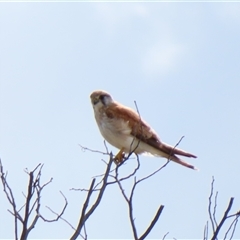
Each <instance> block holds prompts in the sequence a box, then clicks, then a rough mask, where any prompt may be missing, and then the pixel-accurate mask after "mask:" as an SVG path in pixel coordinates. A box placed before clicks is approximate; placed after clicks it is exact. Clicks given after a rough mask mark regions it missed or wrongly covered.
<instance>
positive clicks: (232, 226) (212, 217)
mask: <svg viewBox="0 0 240 240" xmlns="http://www.w3.org/2000/svg"><path fill="white" fill-rule="evenodd" d="M214 181H215V179H214V177H212V183H211V191H210V196H209V199H208V201H209V203H208V214H209V218H210V221H211V225H212V232H213V233H212V238H211V240H216V239H217V238H218V235H219V232H220V230H221V229H222V227H223V225H224V224H225V222H226V220H227V219H230V218H234V220H233V221H232V222H231V224H230V226H229V228H228V230H227V232H226V233H225V236H224V239H227V235H228V234H229V233H230V231H231V237H230V239H232V237H233V235H234V233H235V229H236V226H237V223H238V218H239V216H240V211H238V212H236V213H234V214H231V215H229V212H230V211H231V208H232V206H233V202H234V198H233V197H231V198H230V200H229V203H228V206H227V208H226V210H225V212H224V214H223V217H222V219H221V221H220V222H219V224H218V223H217V220H216V209H217V196H218V192H216V194H215V199H214V207H213V212H212V198H213V190H214ZM206 226H208V222H207V225H206ZM231 229H232V230H231ZM207 230H208V228H207V227H205V230H204V239H207V238H208V231H207Z"/></svg>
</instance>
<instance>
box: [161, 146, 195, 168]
mask: <svg viewBox="0 0 240 240" xmlns="http://www.w3.org/2000/svg"><path fill="white" fill-rule="evenodd" d="M159 148H160V150H161V151H162V152H164V153H165V157H166V158H168V159H169V160H172V161H174V162H176V163H178V164H181V165H183V166H185V167H188V168H191V169H195V170H197V168H195V167H194V166H193V165H191V164H189V163H187V162H185V161H183V160H182V159H180V158H179V157H177V156H176V155H181V156H184V157H190V158H196V157H197V156H195V155H193V154H191V153H188V152H185V151H183V150H181V149H179V148H174V147H172V146H170V145H168V144H166V143H161V144H160V147H159Z"/></svg>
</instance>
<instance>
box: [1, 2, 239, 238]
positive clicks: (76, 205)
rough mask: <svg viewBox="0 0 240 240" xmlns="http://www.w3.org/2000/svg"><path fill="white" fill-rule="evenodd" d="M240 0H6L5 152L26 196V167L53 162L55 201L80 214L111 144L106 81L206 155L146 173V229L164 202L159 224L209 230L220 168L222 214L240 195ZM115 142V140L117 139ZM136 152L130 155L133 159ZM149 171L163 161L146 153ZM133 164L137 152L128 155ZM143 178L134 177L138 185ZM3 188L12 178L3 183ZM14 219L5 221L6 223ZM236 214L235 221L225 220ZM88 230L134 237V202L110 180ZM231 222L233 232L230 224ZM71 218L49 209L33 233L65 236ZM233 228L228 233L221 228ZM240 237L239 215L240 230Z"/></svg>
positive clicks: (119, 96)
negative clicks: (104, 120)
mask: <svg viewBox="0 0 240 240" xmlns="http://www.w3.org/2000/svg"><path fill="white" fill-rule="evenodd" d="M239 29H240V3H201V2H198V3H184V2H178V3H144V2H135V3H116V2H115V3H94V2H92V3H86V2H84V3H81V2H76V3H64V2H61V3H0V61H1V62H0V157H1V160H2V163H3V165H4V169H5V171H8V181H9V184H10V185H11V187H12V189H13V192H14V194H15V197H16V202H17V203H18V206H19V208H20V207H21V205H22V204H23V202H24V198H23V195H22V192H26V189H27V175H26V174H25V173H24V169H25V168H28V169H29V170H32V169H33V168H35V167H36V166H37V164H38V163H44V168H43V173H42V182H45V181H48V180H49V179H50V178H51V177H53V182H52V183H51V184H50V185H49V186H48V187H47V188H46V189H45V190H44V191H43V194H42V199H41V201H42V213H43V214H45V216H46V217H49V218H51V217H55V216H54V215H52V214H51V212H49V210H48V209H46V208H45V206H46V205H47V206H49V207H51V208H52V209H53V210H55V211H60V209H61V207H62V206H63V204H64V201H63V199H62V197H61V195H60V194H59V191H60V190H61V191H62V192H63V193H64V194H65V196H66V197H67V199H68V201H69V205H68V208H67V210H66V213H65V215H64V218H66V219H67V220H68V221H69V222H70V223H72V224H73V225H74V226H76V223H77V221H78V218H79V214H80V209H81V207H82V204H83V201H84V199H85V197H86V195H85V193H83V192H74V191H70V190H69V189H70V188H73V187H74V188H87V187H89V185H90V183H91V180H92V177H93V176H95V175H98V174H101V173H103V171H104V169H105V165H104V163H103V162H102V161H101V159H104V160H106V161H107V160H108V158H107V157H106V156H103V155H100V154H94V153H90V152H83V151H82V150H81V148H80V147H79V145H78V144H81V145H83V146H86V147H88V148H92V149H97V150H100V151H104V150H105V147H104V144H103V137H102V136H101V134H100V132H99V130H98V127H97V125H96V123H95V119H94V115H93V110H92V106H91V103H90V99H89V95H90V94H91V92H92V91H94V90H97V89H103V90H106V91H108V92H109V93H110V94H111V95H112V96H113V98H114V99H115V100H117V101H119V102H121V103H122V104H125V105H127V106H129V107H132V108H135V105H134V101H136V102H137V105H138V108H139V111H140V113H141V116H142V117H143V118H144V119H145V120H146V121H147V122H148V123H149V124H150V125H151V126H152V127H153V128H154V129H155V131H156V132H157V133H158V134H159V136H160V138H161V139H162V140H163V141H164V142H167V143H168V144H171V145H175V144H176V143H177V142H178V140H179V139H180V138H181V136H183V135H184V136H185V138H184V139H183V141H182V142H181V144H180V146H179V147H180V148H182V149H185V150H187V151H189V152H191V153H193V154H195V155H197V156H198V158H197V159H190V160H188V161H189V162H190V163H191V164H193V165H194V166H196V167H198V168H199V169H200V171H193V170H190V169H187V168H184V167H182V166H180V165H178V164H175V163H170V164H169V165H168V166H167V167H166V168H164V170H162V171H161V172H159V173H158V174H157V175H155V176H154V177H152V178H151V179H149V180H148V181H146V182H144V183H143V184H142V185H140V186H139V188H138V189H137V192H136V195H135V198H134V216H135V219H136V220H135V221H136V226H137V229H138V232H139V233H141V232H142V231H144V230H145V229H146V227H147V226H148V225H149V223H150V221H151V219H152V217H153V215H154V213H155V212H156V210H157V208H158V206H159V205H164V206H165V208H164V210H163V213H162V215H161V217H160V219H159V221H158V223H157V224H156V226H155V228H154V229H153V231H152V232H151V234H150V235H149V238H152V239H161V238H162V237H163V236H164V234H166V233H167V232H169V234H168V238H169V239H172V238H177V239H183V238H184V239H197V238H202V237H203V229H204V225H205V224H206V221H207V220H208V212H207V207H208V197H209V193H210V184H211V180H212V176H214V177H215V190H217V191H218V192H219V196H218V208H217V218H218V219H219V220H220V218H221V217H222V215H223V213H224V211H225V209H226V207H227V204H228V202H229V199H230V197H234V198H235V200H234V205H233V209H232V211H231V213H234V212H236V211H237V210H239V206H240V191H239V185H240V167H239V166H240V164H239V162H240V157H239V149H238V147H239V146H240V138H239V136H240V127H239V126H240V107H239V104H240V31H239ZM108 148H109V150H111V151H113V153H117V149H115V148H114V147H112V146H111V145H109V144H108ZM129 161H131V160H129ZM140 161H141V170H140V171H139V172H138V173H137V174H136V177H137V178H140V177H143V176H145V175H147V174H149V173H151V172H152V171H154V170H155V169H156V168H158V167H160V166H161V165H162V164H164V163H165V160H164V159H162V158H152V157H146V156H140ZM122 167H123V170H122V171H131V169H132V164H131V162H129V163H127V164H126V165H125V166H122ZM132 183H133V180H130V181H128V182H125V184H124V188H125V189H126V191H127V192H128V191H129V189H130V187H131V186H132ZM1 189H2V187H1ZM0 202H1V208H0V216H1V217H0V226H1V231H0V238H1V239H2V238H14V228H13V217H12V216H11V215H10V214H9V213H8V212H7V209H8V208H10V205H9V203H8V202H7V200H6V197H5V195H4V193H3V191H1V192H0ZM3 226H4V227H3ZM227 226H228V225H227ZM87 232H88V237H89V238H90V239H92V238H108V239H113V238H118V239H126V238H132V232H131V228H130V223H129V219H128V212H127V205H126V203H125V201H124V199H123V197H122V196H121V194H120V191H119V189H118V187H117V185H116V186H110V187H109V188H108V189H107V191H106V193H105V196H104V198H103V200H102V202H101V204H100V206H99V208H98V209H97V210H96V212H95V213H94V214H93V215H92V217H91V218H90V219H89V221H88V222H87ZM222 233H223V232H222ZM71 234H72V229H71V228H70V227H69V226H68V225H67V224H66V223H65V222H63V221H59V222H57V223H44V222H43V221H41V220H39V222H38V224H37V225H36V227H35V229H34V230H33V231H32V232H31V233H30V236H29V237H30V238H41V239H43V238H55V239H57V238H65V239H68V238H69V237H70V236H71ZM220 236H221V237H223V236H224V235H220ZM237 238H238V239H240V227H239V226H238V228H237V230H236V232H235V239H237Z"/></svg>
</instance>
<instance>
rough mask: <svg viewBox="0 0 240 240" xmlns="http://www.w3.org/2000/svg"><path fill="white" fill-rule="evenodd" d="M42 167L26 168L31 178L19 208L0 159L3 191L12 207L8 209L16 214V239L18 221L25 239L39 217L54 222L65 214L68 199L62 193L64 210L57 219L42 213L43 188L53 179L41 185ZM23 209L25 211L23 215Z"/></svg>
mask: <svg viewBox="0 0 240 240" xmlns="http://www.w3.org/2000/svg"><path fill="white" fill-rule="evenodd" d="M42 168H43V164H38V165H37V167H36V168H35V169H33V170H32V171H30V172H28V170H25V172H26V173H27V174H28V177H29V180H28V188H27V194H24V196H25V203H24V205H23V206H22V207H20V209H19V210H18V209H17V205H16V202H15V198H14V195H13V191H12V189H11V187H10V186H9V184H8V182H7V174H5V173H4V170H3V165H2V162H1V159H0V174H1V182H2V185H3V191H4V193H5V195H6V197H7V199H8V202H9V203H10V205H11V207H12V211H10V210H8V211H9V212H10V213H11V214H12V215H13V216H14V228H15V231H14V232H15V239H18V234H19V233H18V222H20V223H21V225H22V230H21V233H20V239H21V240H25V239H27V237H28V235H29V233H30V232H31V230H32V229H33V228H34V227H35V226H36V224H37V221H38V220H39V218H42V219H43V220H44V221H48V222H52V221H58V219H59V218H60V217H61V216H62V215H63V213H64V211H65V209H66V207H67V199H66V198H65V196H64V195H63V194H62V193H61V194H62V196H63V197H64V199H65V205H64V207H63V210H62V211H61V213H60V214H59V215H58V217H57V218H56V219H53V220H46V219H45V218H44V217H43V216H42V215H41V213H40V207H41V202H40V199H41V194H42V190H43V189H44V188H45V187H46V186H47V185H48V184H49V183H51V181H52V179H50V180H49V181H48V182H46V183H45V184H43V185H41V184H40V180H41V174H42ZM34 210H35V212H36V213H35V215H34V214H33V211H34ZM21 211H24V212H23V214H22V215H21ZM30 218H33V220H31V221H30V220H29V219H30Z"/></svg>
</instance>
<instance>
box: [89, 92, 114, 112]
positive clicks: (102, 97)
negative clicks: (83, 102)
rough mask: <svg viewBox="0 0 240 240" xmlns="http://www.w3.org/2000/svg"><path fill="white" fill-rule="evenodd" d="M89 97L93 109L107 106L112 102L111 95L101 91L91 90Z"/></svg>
mask: <svg viewBox="0 0 240 240" xmlns="http://www.w3.org/2000/svg"><path fill="white" fill-rule="evenodd" d="M90 97H91V102H92V105H93V108H94V109H97V108H100V107H103V106H108V105H109V104H111V103H112V102H113V99H112V97H111V96H110V95H109V94H108V93H107V92H103V91H96V92H93V93H92V94H91V96H90Z"/></svg>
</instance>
